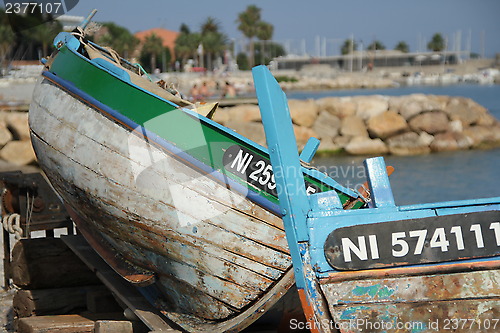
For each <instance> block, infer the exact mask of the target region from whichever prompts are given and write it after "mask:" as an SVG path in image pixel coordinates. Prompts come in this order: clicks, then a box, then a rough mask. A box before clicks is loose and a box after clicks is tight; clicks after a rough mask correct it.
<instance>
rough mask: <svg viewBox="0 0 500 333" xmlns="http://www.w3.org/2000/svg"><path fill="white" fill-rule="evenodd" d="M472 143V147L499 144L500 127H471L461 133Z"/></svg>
mask: <svg viewBox="0 0 500 333" xmlns="http://www.w3.org/2000/svg"><path fill="white" fill-rule="evenodd" d="M462 133H463V134H464V135H465V136H466V137H468V138H470V139H471V141H472V147H480V146H490V145H494V146H496V145H498V144H500V126H499V125H494V126H471V127H468V128H466V129H464V131H463V132H462Z"/></svg>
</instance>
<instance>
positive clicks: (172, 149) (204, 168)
mask: <svg viewBox="0 0 500 333" xmlns="http://www.w3.org/2000/svg"><path fill="white" fill-rule="evenodd" d="M42 76H44V77H46V78H47V79H49V80H50V81H52V82H54V83H55V84H57V85H58V86H60V87H61V88H63V89H64V90H66V91H68V92H69V93H71V94H72V95H73V96H75V97H77V98H78V99H79V100H81V101H82V102H83V103H85V104H87V105H89V106H91V107H93V108H94V109H97V110H98V112H99V111H101V112H102V113H103V114H104V115H106V114H107V115H108V116H111V117H112V118H115V119H117V120H118V121H120V122H121V123H122V124H124V125H125V126H126V127H127V128H128V129H140V132H141V135H143V136H144V137H147V138H148V139H149V140H150V141H152V142H154V143H156V144H158V145H159V146H160V147H161V148H163V149H164V151H165V152H166V153H168V154H169V155H170V156H172V157H174V158H176V159H177V160H179V161H181V162H183V163H184V164H188V165H189V166H191V167H193V168H194V169H195V170H198V171H199V172H202V173H204V174H206V175H207V176H210V177H212V178H213V179H215V180H217V181H218V182H220V183H221V184H224V185H228V186H229V187H230V188H231V189H233V190H235V191H236V192H238V193H240V194H242V195H243V196H245V197H246V198H248V199H249V200H251V201H252V202H255V203H256V204H257V205H259V206H261V207H263V208H264V209H267V210H269V211H271V212H272V213H274V214H276V215H278V216H281V213H280V209H279V206H278V205H277V204H275V203H273V202H271V201H269V200H268V199H266V198H264V197H262V196H260V195H259V194H257V193H256V192H254V191H253V190H251V189H249V188H247V187H246V186H243V185H241V184H239V183H237V182H235V181H234V180H232V179H231V178H229V177H227V176H226V175H224V174H222V173H221V172H219V171H217V170H215V169H213V168H212V167H210V166H208V165H206V164H205V163H203V162H201V161H199V160H198V159H196V158H194V157H193V156H191V155H189V154H187V153H185V152H184V151H182V150H180V149H179V148H177V147H176V146H174V145H173V144H171V143H170V142H168V141H166V140H165V139H163V138H162V137H160V136H158V135H157V134H155V133H153V132H151V131H149V130H148V129H146V128H144V127H143V126H140V125H139V124H137V123H135V122H134V121H132V120H131V119H129V118H127V117H125V116H124V115H122V114H121V113H120V112H118V111H116V110H114V109H112V108H110V107H109V106H107V105H105V104H103V103H101V102H99V101H98V100H96V99H95V98H94V97H92V96H90V95H89V94H87V93H86V92H84V91H82V90H80V89H78V88H77V87H76V86H75V85H74V84H72V83H71V82H69V81H66V80H64V79H61V78H59V77H57V76H56V75H54V74H53V73H51V72H49V71H44V72H43V73H42ZM108 119H109V117H108Z"/></svg>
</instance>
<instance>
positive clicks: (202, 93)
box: [200, 82, 210, 101]
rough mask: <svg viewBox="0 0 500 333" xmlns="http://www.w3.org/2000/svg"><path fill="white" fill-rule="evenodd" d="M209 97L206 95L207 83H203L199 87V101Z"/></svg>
mask: <svg viewBox="0 0 500 333" xmlns="http://www.w3.org/2000/svg"><path fill="white" fill-rule="evenodd" d="M209 95H210V94H209V93H208V86H207V83H206V82H203V84H202V85H201V88H200V97H201V100H202V101H204V100H206V99H207V98H208V97H209Z"/></svg>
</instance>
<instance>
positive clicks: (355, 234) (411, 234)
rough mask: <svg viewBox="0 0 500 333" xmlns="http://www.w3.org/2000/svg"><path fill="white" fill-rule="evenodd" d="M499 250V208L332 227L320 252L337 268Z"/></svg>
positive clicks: (434, 260)
mask: <svg viewBox="0 0 500 333" xmlns="http://www.w3.org/2000/svg"><path fill="white" fill-rule="evenodd" d="M497 255H500V212H498V211H486V212H474V213H468V214H457V215H445V216H433V217H426V218H419V219H411V220H398V221H390V222H382V223H373V224H365V225H355V226H351V227H344V228H339V229H336V230H334V231H333V232H332V233H331V234H330V235H329V236H328V238H327V240H326V242H325V256H326V258H327V261H328V262H329V263H330V265H331V266H332V267H334V268H336V269H340V270H358V269H369V268H380V267H392V266H402V265H412V264H423V263H438V262H447V261H455V260H463V259H471V258H479V257H491V256H497Z"/></svg>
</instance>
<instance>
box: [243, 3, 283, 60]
mask: <svg viewBox="0 0 500 333" xmlns="http://www.w3.org/2000/svg"><path fill="white" fill-rule="evenodd" d="M260 12H261V9H260V8H259V7H257V6H255V5H250V6H248V7H247V9H246V10H245V11H244V12H241V13H239V14H238V19H237V20H236V23H238V30H240V31H241V32H242V33H243V35H244V36H245V37H247V38H248V45H249V47H248V49H249V56H248V58H249V66H250V67H253V66H254V64H256V63H263V62H264V54H265V51H264V50H263V49H261V50H260V54H261V56H260V61H256V58H255V45H254V38H255V37H257V38H258V39H259V40H261V41H268V40H271V39H272V38H273V32H274V27H273V25H272V24H270V23H267V22H265V21H263V20H262V19H261V16H260ZM260 45H261V47H263V46H264V45H265V43H260ZM238 64H239V63H238Z"/></svg>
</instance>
